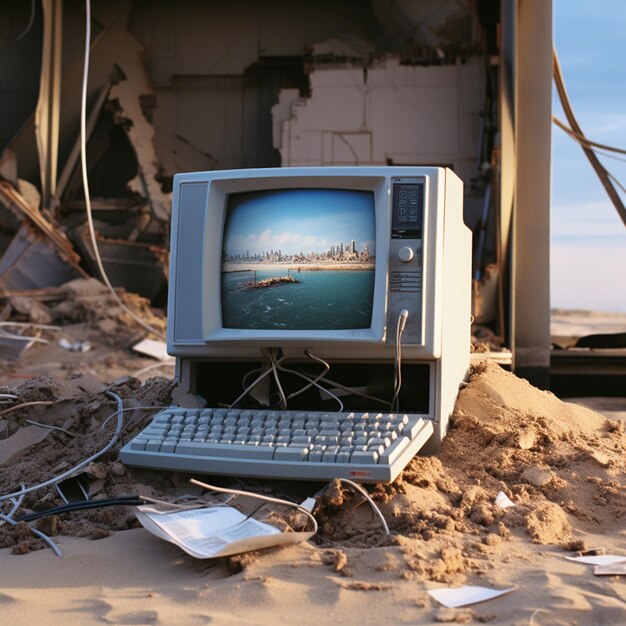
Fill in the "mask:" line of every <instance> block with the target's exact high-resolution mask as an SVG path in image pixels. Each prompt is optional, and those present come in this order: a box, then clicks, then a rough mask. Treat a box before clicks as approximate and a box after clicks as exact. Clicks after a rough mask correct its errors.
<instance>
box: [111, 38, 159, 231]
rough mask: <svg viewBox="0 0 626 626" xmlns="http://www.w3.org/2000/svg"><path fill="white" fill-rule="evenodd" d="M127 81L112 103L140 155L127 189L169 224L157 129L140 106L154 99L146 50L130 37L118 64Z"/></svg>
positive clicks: (115, 91) (115, 88)
mask: <svg viewBox="0 0 626 626" xmlns="http://www.w3.org/2000/svg"><path fill="white" fill-rule="evenodd" d="M117 63H118V65H119V66H120V68H121V70H122V71H123V72H124V75H125V77H126V78H125V80H122V81H121V82H119V83H118V84H116V85H114V86H113V87H112V88H111V91H110V92H109V100H117V102H118V104H119V106H120V108H121V116H122V117H123V120H124V123H125V127H126V132H127V134H128V138H129V140H130V143H131V144H132V146H133V148H134V150H135V154H136V155H137V163H138V174H137V176H136V177H135V178H133V180H131V181H130V182H129V183H128V187H129V188H130V189H131V190H132V191H135V192H136V193H138V194H139V195H141V196H143V197H144V198H146V200H147V201H148V204H149V205H150V209H151V212H152V214H153V215H154V217H155V218H156V219H157V220H159V221H161V222H166V223H167V222H169V217H170V206H171V200H170V198H169V197H168V195H167V194H165V193H163V190H162V189H161V185H160V183H159V182H158V180H157V177H158V175H159V166H158V158H157V155H156V151H155V148H154V142H153V138H154V127H153V126H152V124H151V123H150V122H149V121H148V120H147V119H146V117H145V115H144V113H143V111H142V108H141V102H142V99H143V98H146V96H152V87H151V85H150V81H149V79H148V76H147V75H146V70H145V67H144V63H143V46H142V45H141V44H140V43H139V42H138V41H137V40H136V39H135V38H134V37H132V36H131V35H130V34H129V33H126V37H124V38H123V41H122V47H121V49H120V53H119V56H118V60H117Z"/></svg>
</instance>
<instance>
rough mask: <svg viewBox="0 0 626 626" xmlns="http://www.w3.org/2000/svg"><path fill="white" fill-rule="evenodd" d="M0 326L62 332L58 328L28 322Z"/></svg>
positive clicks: (7, 323)
mask: <svg viewBox="0 0 626 626" xmlns="http://www.w3.org/2000/svg"><path fill="white" fill-rule="evenodd" d="M0 326H19V327H21V328H36V329H38V330H59V331H60V330H62V329H61V327H60V326H50V325H49V324H31V323H30V322H0Z"/></svg>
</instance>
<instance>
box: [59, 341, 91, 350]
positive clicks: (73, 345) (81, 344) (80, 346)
mask: <svg viewBox="0 0 626 626" xmlns="http://www.w3.org/2000/svg"><path fill="white" fill-rule="evenodd" d="M59 346H61V348H63V350H68V351H69V352H89V350H91V344H90V343H89V342H88V341H74V342H72V341H68V340H67V339H65V338H63V339H59Z"/></svg>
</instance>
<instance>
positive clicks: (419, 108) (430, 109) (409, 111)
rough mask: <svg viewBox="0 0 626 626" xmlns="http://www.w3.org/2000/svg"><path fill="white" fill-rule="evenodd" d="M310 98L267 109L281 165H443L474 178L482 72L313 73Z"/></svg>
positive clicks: (472, 65) (290, 98)
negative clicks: (269, 111)
mask: <svg viewBox="0 0 626 626" xmlns="http://www.w3.org/2000/svg"><path fill="white" fill-rule="evenodd" d="M309 79H310V81H311V96H310V97H309V98H302V97H300V96H299V95H298V93H297V92H296V91H295V90H285V91H283V92H281V94H280V99H279V102H278V104H277V105H275V107H274V109H273V116H274V141H275V147H276V148H277V149H278V150H280V153H281V157H282V164H283V165H292V166H303V165H384V164H386V163H394V164H398V165H435V164H436V165H450V166H452V167H453V168H454V169H455V171H456V172H457V173H458V174H459V175H460V176H461V177H462V178H463V179H464V180H465V181H466V182H469V179H470V178H471V177H472V176H473V175H475V170H476V145H477V137H478V133H479V128H480V115H481V110H482V105H483V93H484V88H483V69H482V64H481V63H480V61H479V60H478V58H477V57H473V58H471V59H470V60H469V61H468V62H466V63H465V64H460V63H459V64H457V65H447V66H430V67H415V66H404V65H400V63H399V61H398V60H397V59H396V58H389V59H387V60H385V61H383V62H381V63H379V64H377V65H376V66H375V67H374V68H370V69H368V70H367V71H365V70H363V68H356V67H341V68H335V67H331V68H326V67H323V66H321V67H318V68H316V69H315V70H314V71H312V72H311V74H310V75H309Z"/></svg>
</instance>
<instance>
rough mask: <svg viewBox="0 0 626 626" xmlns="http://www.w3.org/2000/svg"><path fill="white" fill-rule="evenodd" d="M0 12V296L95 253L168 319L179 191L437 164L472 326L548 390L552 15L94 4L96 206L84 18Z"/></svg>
mask: <svg viewBox="0 0 626 626" xmlns="http://www.w3.org/2000/svg"><path fill="white" fill-rule="evenodd" d="M0 11H1V12H2V20H1V22H0V29H1V37H0V42H1V45H2V53H3V58H4V59H5V62H4V63H3V65H2V69H1V70H0V71H1V73H2V91H3V93H2V102H3V107H2V116H0V142H1V145H2V158H1V162H0V176H1V178H2V181H1V182H0V245H1V246H2V248H1V252H2V256H1V258H0V289H2V290H3V291H5V292H12V291H19V290H21V291H25V292H28V290H37V289H42V288H51V287H57V286H59V285H61V284H63V283H65V282H66V281H68V280H71V279H72V278H76V277H81V276H87V275H92V276H95V277H98V278H100V270H99V267H98V263H97V259H96V258H95V257H96V255H95V254H94V245H93V244H94V240H95V242H96V244H97V247H98V250H99V252H100V255H101V257H102V263H103V266H104V269H105V270H106V273H107V275H108V278H109V279H110V281H111V283H112V284H113V286H115V287H123V288H124V289H126V290H127V291H132V292H137V293H139V294H141V295H143V296H145V297H146V298H149V299H150V300H151V301H152V302H153V303H154V304H155V305H157V306H159V305H163V303H164V301H165V298H166V286H167V250H168V248H169V212H170V203H171V200H170V192H171V187H172V178H173V176H174V175H175V174H176V173H177V172H184V171H195V170H213V169H233V168H252V167H279V166H320V165H324V166H326V165H350V166H354V165H356V166H360V165H440V166H446V167H450V168H452V169H453V170H454V171H455V172H456V173H457V174H458V175H459V176H460V177H461V178H462V180H463V181H464V184H465V220H466V223H467V224H468V226H470V227H471V228H472V230H473V232H474V255H473V268H472V271H473V278H474V280H473V282H474V317H475V322H476V324H478V325H480V327H481V329H482V333H483V335H482V336H483V337H486V338H487V341H488V342H490V343H491V344H492V346H498V347H499V348H503V349H504V351H503V352H502V354H504V355H505V357H504V358H505V360H506V359H507V358H508V359H509V361H510V358H511V353H512V355H513V365H514V367H515V368H516V370H517V371H518V372H521V373H523V374H525V375H527V376H529V377H530V378H532V379H534V381H535V382H537V383H539V384H545V383H546V382H547V380H546V376H547V373H548V366H549V346H550V338H549V304H548V268H549V263H548V232H549V231H548V220H549V210H548V209H549V176H550V167H549V151H550V106H551V103H550V89H551V87H550V83H551V73H552V68H551V63H552V61H551V3H550V2H543V1H539V0H501V1H500V0H469V1H464V2H459V1H457V0H448V1H445V0H395V1H393V2H389V1H388V0H370V1H363V0H346V1H343V2H332V1H329V0H319V1H318V2H315V3H312V2H305V1H301V0H295V1H290V2H284V1H281V0H269V1H264V2H258V1H254V0H236V1H232V0H229V1H227V0H211V1H210V2H198V1H192V0H182V1H179V2H172V1H168V0H163V1H158V2H154V1H152V2H150V1H147V0H133V1H121V0H118V1H106V2H105V1H94V2H92V3H91V6H90V11H91V21H90V24H91V32H90V46H89V72H88V82H87V84H86V90H85V102H86V111H85V115H84V137H85V147H86V151H85V157H86V158H85V166H86V169H87V175H88V181H89V185H88V186H89V200H90V201H89V203H88V204H89V206H87V202H86V198H85V189H84V187H83V183H82V176H81V87H82V83H83V73H84V66H85V57H86V54H85V50H84V47H85V46H84V44H85V11H86V5H85V3H84V2H79V1H76V0H65V1H62V0H42V2H41V3H39V2H34V3H33V4H32V6H31V3H24V2H17V1H11V2H6V3H3V6H2V7H1V8H0ZM520 85H524V89H520ZM539 155H542V156H539ZM531 183H532V184H531ZM87 209H89V211H90V212H91V215H92V216H93V226H94V228H93V231H94V232H93V233H90V225H89V220H88V219H87V214H88V211H87ZM529 303H533V304H532V306H531V305H530V304H529ZM522 314H523V315H522ZM506 355H508V356H506Z"/></svg>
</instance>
